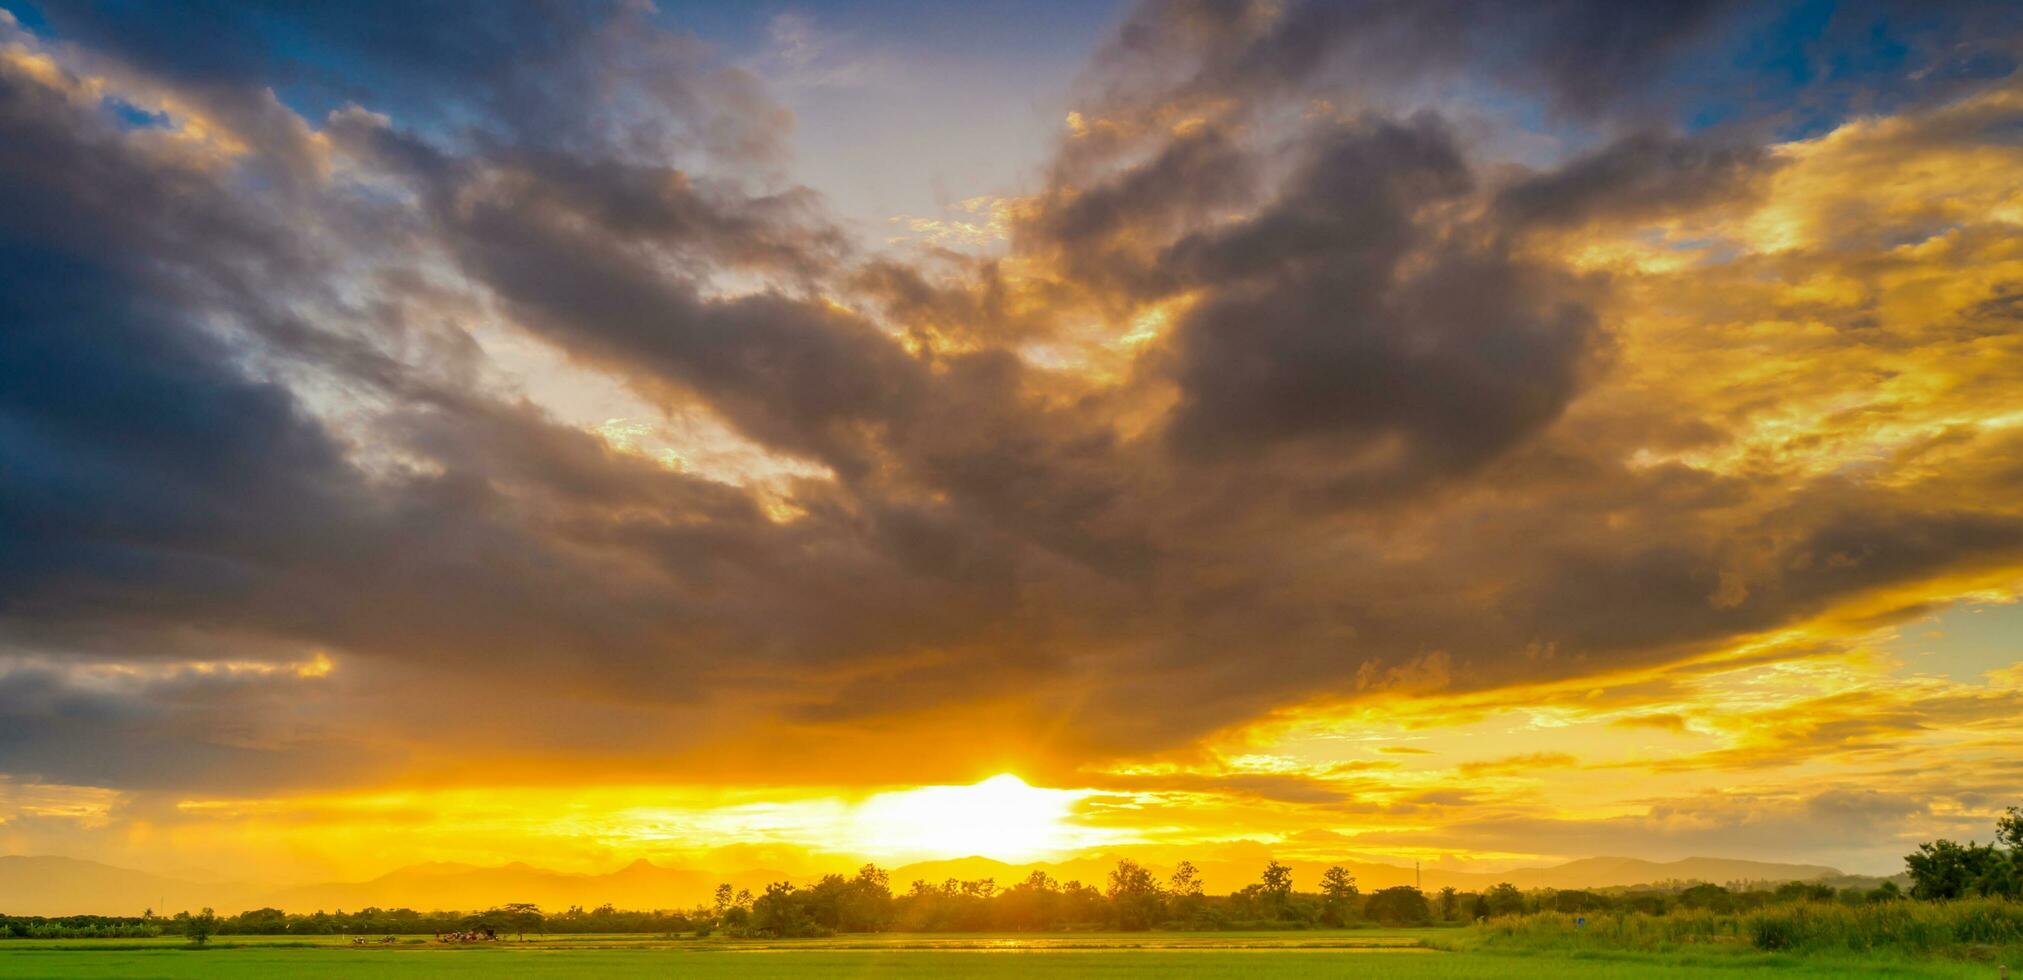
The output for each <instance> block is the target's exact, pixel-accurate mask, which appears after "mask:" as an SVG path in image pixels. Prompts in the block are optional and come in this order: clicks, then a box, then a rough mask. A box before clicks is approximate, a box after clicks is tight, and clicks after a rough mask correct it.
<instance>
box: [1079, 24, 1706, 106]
mask: <svg viewBox="0 0 2023 980" xmlns="http://www.w3.org/2000/svg"><path fill="white" fill-rule="evenodd" d="M1735 7H1736V5H1735V4H1733V3H1731V2H1728V0H1685V2H1679V3H1658V4H1622V3H1610V2H1606V0H1554V2H1547V3H1538V4H1524V5H1515V4H1481V3H1468V2H1462V0H1433V2H1383V0H1379V2H1365V3H1311V2H1310V3H1294V4H1290V5H1285V6H1284V7H1283V9H1282V10H1281V9H1280V7H1279V5H1275V4H1265V3H1259V2H1245V0H1228V2H1224V0H1198V2H1182V3H1171V4H1146V5H1143V6H1142V7H1140V8H1139V9H1138V11H1137V12H1136V13H1135V14H1134V15H1133V16H1132V17H1131V18H1130V19H1128V20H1127V21H1126V22H1125V24H1124V25H1123V27H1122V29H1121V30H1120V31H1119V35H1118V38H1117V40H1116V41H1115V42H1113V44H1112V45H1111V46H1110V47H1109V49H1108V50H1107V51H1106V52H1105V53H1104V56H1103V57H1101V58H1100V59H1099V61H1098V65H1097V66H1096V68H1095V71H1094V75H1095V77H1096V79H1097V80H1098V82H1099V83H1100V84H1101V85H1102V86H1103V89H1102V90H1103V91H1104V92H1105V93H1106V94H1107V95H1108V96H1109V97H1110V98H1111V99H1113V100H1121V101H1122V102H1125V103H1131V102H1143V101H1145V100H1147V99H1148V97H1149V98H1150V99H1151V100H1152V101H1166V100H1179V101H1182V102H1192V101H1195V100H1200V99H1217V98H1228V97H1236V98H1245V99H1248V98H1268V97H1271V96H1275V95H1282V94H1285V93H1287V92H1289V91H1294V90H1298V89H1300V88H1303V87H1305V86H1308V85H1310V84H1313V83H1315V82H1317V81H1327V82H1330V83H1334V84H1339V85H1344V86H1347V87H1349V88H1351V89H1352V90H1353V89H1355V88H1358V87H1361V88H1366V89H1370V88H1373V89H1378V90H1383V89H1402V88H1404V87H1406V86H1409V85H1411V84H1413V83H1415V82H1419V81H1423V80H1428V79H1437V78H1439V77H1441V76H1446V75H1453V74H1459V73H1462V72H1464V71H1473V72H1481V73H1486V74H1488V75H1490V76H1491V77H1492V78H1494V79H1496V80H1499V81H1502V82H1504V83H1508V84H1514V85H1516V86H1517V87H1519V88H1520V89H1523V90H1529V91H1531V92H1534V93H1536V94H1539V95H1541V96H1542V97H1544V98H1545V99H1546V100H1547V101H1548V102H1549V103H1550V104H1551V105H1553V106H1554V107H1556V108H1558V109H1560V110H1562V111H1565V112H1569V113H1573V114H1577V115H1582V116H1595V115H1599V114H1601V113H1603V112H1605V111H1607V110H1609V109H1611V108H1614V107H1618V106H1625V105H1634V104H1635V103H1636V102H1638V101H1640V100H1642V99H1643V98H1644V97H1645V96H1647V95H1648V94H1649V91H1648V90H1649V86H1650V85H1651V84H1652V83H1654V82H1656V81H1657V80H1659V79H1660V78H1662V76H1663V74H1664V72H1665V70H1666V68H1667V67H1668V65H1669V64H1670V63H1671V61H1672V59H1673V58H1675V57H1678V56H1679V55H1680V53H1681V52H1682V51H1684V50H1686V49H1688V48H1689V47H1690V46H1691V45H1692V44H1693V43H1694V42H1696V41H1697V40H1699V39H1701V38H1702V37H1704V36H1705V35H1706V34H1707V33H1708V32H1709V31H1710V30H1711V29H1713V28H1714V27H1716V26H1717V25H1718V24H1719V22H1720V20H1721V15H1722V13H1723V12H1724V11H1727V10H1731V9H1734V8H1735Z"/></svg>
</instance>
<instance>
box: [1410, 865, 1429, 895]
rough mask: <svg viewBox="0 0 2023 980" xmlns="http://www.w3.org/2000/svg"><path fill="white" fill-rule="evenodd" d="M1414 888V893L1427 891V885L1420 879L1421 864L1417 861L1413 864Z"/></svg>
mask: <svg viewBox="0 0 2023 980" xmlns="http://www.w3.org/2000/svg"><path fill="white" fill-rule="evenodd" d="M1412 888H1413V890H1414V891H1422V892H1423V891H1425V890H1426V883H1425V882H1424V881H1421V880H1420V879H1419V862H1417V861H1414V862H1412Z"/></svg>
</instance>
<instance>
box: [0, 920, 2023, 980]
mask: <svg viewBox="0 0 2023 980" xmlns="http://www.w3.org/2000/svg"><path fill="white" fill-rule="evenodd" d="M1465 935H1466V932H1465V931H1464V930H1455V929H1430V930H1410V929H1406V930H1384V931H1374V930H1344V931H1338V932H1307V933H1290V934H1289V933H1275V934H1255V933H1250V934H1246V933H1195V934H1146V933H1085V934H1055V935H1045V936H1026V935H959V936H950V935H940V934H937V935H931V936H929V935H920V936H911V935H889V934H888V935H880V936H866V937H856V936H852V937H844V938H838V939H819V940H782V941H772V942H759V941H733V940H721V939H700V940H696V939H663V938H651V937H641V936H568V937H529V938H528V940H527V941H525V942H518V941H512V940H507V941H503V942H499V943H496V944H485V945H478V946H444V945H438V944H435V943H433V942H431V940H430V937H427V936H420V937H401V939H400V941H399V942H398V943H397V944H394V945H388V946H377V945H375V946H367V947H357V946H353V945H352V944H351V942H350V940H349V939H348V938H347V937H342V936H334V937H313V938H307V939H305V938H301V937H289V936H277V937H228V938H226V939H224V940H220V941H217V942H215V943H213V944H212V946H211V947H209V948H206V949H190V948H187V947H185V946H183V945H181V944H180V943H177V942H174V941H163V940H62V941H49V942H41V941H32V940H18V941H13V942H9V943H6V944H4V945H0V977H50V978H71V977H77V978H107V980H111V978H121V980H129V978H213V977H217V978H237V977H247V978H251V977H308V978H333V980H334V978H355V977H356V978H376V977H386V978H415V980H430V978H479V977H536V978H556V980H561V978H570V980H575V978H590V977H683V978H690V977H693V978H700V980H715V978H725V980H729V978H764V980H800V978H810V980H812V978H832V977H837V978H853V977H861V978H885V977H895V978H922V980H925V978H930V977H932V978H940V977H952V978H963V977H974V978H980V980H995V978H1007V980H1009V978H1015V977H1032V976H1049V977H1109V978H1141V977H1142V978H1154V977H1183V978H1204V980H1206V978H1232V980H1234V978H1262V980H1273V978H1287V980H1294V978H1319V977H1384V978H1398V980H1416V978H1427V980H1460V978H1473V977H1567V978H1574V980H1579V978H1629V977H1682V978H1685V977H1735V978H1743V977H1943V978H1969V977H1972V978H1993V977H1995V976H1996V974H1997V969H1998V967H1997V966H1996V965H1994V964H1993V963H1979V962H1959V961H1923V962H1919V961H1911V960H1899V959H1889V958H1876V957H1852V956H1849V957H1834V956H1799V955H1792V954H1779V953H1764V952H1760V951H1756V950H1753V949H1749V948H1747V947H1745V946H1740V945H1732V944H1730V945H1723V944H1709V945H1707V946H1705V947H1704V948H1695V949H1673V950H1667V951H1662V952H1649V951H1610V950H1598V949H1579V948H1573V949H1498V948H1494V947H1484V946H1469V945H1467V944H1466V943H1457V942H1455V941H1453V940H1455V939H1456V938H1457V937H1458V936H1465ZM1441 947H1445V948H1441Z"/></svg>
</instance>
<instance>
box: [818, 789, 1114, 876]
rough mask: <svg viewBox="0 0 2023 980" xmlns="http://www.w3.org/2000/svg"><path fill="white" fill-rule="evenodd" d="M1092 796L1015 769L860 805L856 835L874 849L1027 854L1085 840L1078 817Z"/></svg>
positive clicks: (885, 795)
mask: <svg viewBox="0 0 2023 980" xmlns="http://www.w3.org/2000/svg"><path fill="white" fill-rule="evenodd" d="M1088 795H1089V794H1088V793H1087V792H1084V791H1078V790H1068V789H1041V788H1038V787H1034V786H1030V785H1027V784H1026V781H1025V780H1023V779H1020V778H1019V777H1017V776H1015V775H1012V774H1011V773H1000V774H998V775H996V776H992V777H991V778H989V779H986V780H984V781H982V782H980V783H975V784H972V785H968V786H923V787H920V788H919V789H908V790H895V791H892V792H887V793H879V794H877V795H875V796H872V797H870V798H869V799H867V800H865V801H864V802H863V803H862V804H861V805H859V806H858V807H857V808H856V811H855V813H854V814H853V817H854V820H853V827H852V834H851V837H852V838H853V840H854V841H855V842H856V844H857V846H858V848H859V849H861V850H863V851H865V852H867V853H882V854H894V855H909V856H914V855H923V856H933V857H943V858H953V857H970V856H978V857H988V858H997V859H999V860H1028V859H1032V858H1037V857H1044V856H1049V855H1054V854H1059V853H1062V852H1065V851H1069V850H1073V849H1075V848H1076V847H1078V846H1081V845H1082V844H1083V843H1085V839H1086V836H1087V835H1086V832H1085V831H1084V830H1083V829H1082V828H1077V827H1075V826H1073V825H1072V818H1073V811H1074V807H1075V804H1076V803H1078V802H1080V801H1081V800H1082V798H1083V797H1086V796H1088Z"/></svg>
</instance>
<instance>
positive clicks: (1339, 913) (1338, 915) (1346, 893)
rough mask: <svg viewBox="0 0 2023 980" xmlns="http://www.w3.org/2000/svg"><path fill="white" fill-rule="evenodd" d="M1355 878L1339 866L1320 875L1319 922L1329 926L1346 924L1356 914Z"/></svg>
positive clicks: (1356, 893)
mask: <svg viewBox="0 0 2023 980" xmlns="http://www.w3.org/2000/svg"><path fill="white" fill-rule="evenodd" d="M1361 895H1362V893H1361V892H1360V891H1358V890H1357V889H1356V876H1355V875H1352V874H1350V873H1348V872H1347V871H1345V870H1343V869H1342V868H1341V867H1340V866H1336V867H1332V868H1329V869H1328V870H1326V871H1324V872H1322V873H1321V921H1323V922H1326V923H1327V924H1328V925H1331V926H1339V925H1343V924H1345V923H1347V922H1348V921H1349V919H1350V918H1351V917H1353V916H1354V915H1355V913H1356V904H1355V903H1356V899H1357V898H1359V897H1361Z"/></svg>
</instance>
